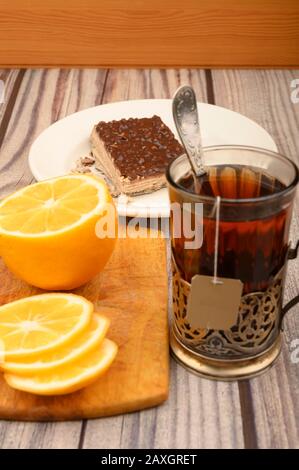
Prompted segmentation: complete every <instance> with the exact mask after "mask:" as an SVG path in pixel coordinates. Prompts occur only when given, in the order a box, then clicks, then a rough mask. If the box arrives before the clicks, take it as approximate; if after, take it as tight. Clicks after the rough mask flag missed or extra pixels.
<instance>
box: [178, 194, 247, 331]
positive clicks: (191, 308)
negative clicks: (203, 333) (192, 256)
mask: <svg viewBox="0 0 299 470" xmlns="http://www.w3.org/2000/svg"><path fill="white" fill-rule="evenodd" d="M220 202H221V198H220V196H217V198H216V203H215V208H216V233H215V251H214V253H215V255H214V256H215V257H214V276H202V275H199V274H196V275H195V276H193V278H192V280H191V290H190V294H189V298H188V305H187V318H186V319H187V321H188V323H189V324H190V325H191V326H192V328H193V329H197V328H203V329H212V330H227V329H229V328H230V327H232V326H233V325H234V324H235V323H236V322H237V319H238V313H239V306H240V302H241V296H242V291H243V283H242V282H241V281H240V280H239V279H228V278H219V277H218V276H217V266H218V245H219V220H220Z"/></svg>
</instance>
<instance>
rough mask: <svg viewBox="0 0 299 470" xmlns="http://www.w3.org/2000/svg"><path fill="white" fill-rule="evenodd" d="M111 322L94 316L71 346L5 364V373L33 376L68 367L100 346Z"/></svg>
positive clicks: (99, 316)
mask: <svg viewBox="0 0 299 470" xmlns="http://www.w3.org/2000/svg"><path fill="white" fill-rule="evenodd" d="M109 324H110V321H109V320H108V318H106V317H104V316H102V315H98V314H94V315H93V316H92V320H91V323H90V325H89V327H88V329H86V330H84V331H83V333H81V334H80V336H79V337H78V338H76V339H75V340H74V341H72V342H71V343H70V344H66V345H62V346H61V347H60V348H59V349H57V350H56V349H55V350H54V351H49V352H47V353H44V354H41V355H40V356H39V357H38V358H35V357H33V358H32V357H25V358H23V359H21V362H4V364H3V365H2V369H3V370H4V371H5V372H10V373H12V374H19V375H33V374H36V373H44V372H49V371H52V370H53V369H55V368H56V367H60V366H65V367H66V366H68V365H69V364H70V363H71V362H73V361H74V360H77V359H79V358H80V357H81V356H83V355H84V354H86V353H88V352H89V351H91V350H92V349H94V348H95V347H97V346H100V344H101V342H102V341H103V339H104V337H105V334H106V333H107V330H108V327H109Z"/></svg>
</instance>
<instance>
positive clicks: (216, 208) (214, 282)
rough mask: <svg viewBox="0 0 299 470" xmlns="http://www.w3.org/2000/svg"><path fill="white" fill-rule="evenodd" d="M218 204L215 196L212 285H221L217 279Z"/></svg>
mask: <svg viewBox="0 0 299 470" xmlns="http://www.w3.org/2000/svg"><path fill="white" fill-rule="evenodd" d="M220 203H221V197H220V196H216V201H215V206H214V210H213V212H215V210H216V216H215V224H216V227H215V244H214V274H213V280H212V283H213V284H222V281H220V279H218V252H219V224H220Z"/></svg>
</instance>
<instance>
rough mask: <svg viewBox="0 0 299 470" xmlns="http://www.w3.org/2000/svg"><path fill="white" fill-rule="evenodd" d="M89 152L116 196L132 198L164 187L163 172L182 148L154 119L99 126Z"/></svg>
mask: <svg viewBox="0 0 299 470" xmlns="http://www.w3.org/2000/svg"><path fill="white" fill-rule="evenodd" d="M91 151H92V155H93V157H94V158H95V162H96V163H95V164H96V167H98V168H99V169H101V170H103V171H104V173H105V174H106V176H107V177H108V178H109V179H110V180H111V182H112V184H113V186H114V187H115V188H116V189H117V192H118V193H124V194H128V195H130V194H131V195H134V194H142V193H149V192H152V191H155V190H157V189H160V188H161V187H163V186H165V183H166V182H165V177H164V173H165V169H166V167H167V166H168V164H169V163H170V162H171V161H172V160H173V159H174V158H176V157H177V156H179V155H181V154H182V153H183V148H182V146H181V144H180V143H179V142H178V141H177V140H176V138H175V137H174V135H173V133H172V132H171V130H170V129H169V128H168V127H167V126H166V125H165V124H164V123H163V121H162V120H161V119H160V117H158V116H153V117H151V118H141V119H138V118H130V119H121V120H119V121H111V122H104V121H101V122H99V123H98V124H97V125H96V126H95V127H94V129H93V131H92V134H91Z"/></svg>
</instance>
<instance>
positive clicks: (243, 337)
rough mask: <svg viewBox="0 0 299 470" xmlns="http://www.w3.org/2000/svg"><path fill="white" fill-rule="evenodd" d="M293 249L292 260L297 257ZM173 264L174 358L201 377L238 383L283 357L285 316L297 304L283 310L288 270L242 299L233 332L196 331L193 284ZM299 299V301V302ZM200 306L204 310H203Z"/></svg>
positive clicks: (232, 328)
mask: <svg viewBox="0 0 299 470" xmlns="http://www.w3.org/2000/svg"><path fill="white" fill-rule="evenodd" d="M297 249H298V244H297V247H296V248H295V250H290V252H289V259H292V258H294V257H295V256H296V253H297ZM172 265H173V325H172V331H171V337H170V346H171V351H172V354H173V356H174V357H175V359H176V360H177V361H178V362H180V363H182V364H183V365H184V366H185V367H187V368H188V369H190V370H191V371H193V372H195V373H197V374H198V375H201V376H204V377H209V378H211V379H221V380H236V379H244V378H248V377H253V376H256V375H259V374H261V373H262V372H263V371H264V370H265V369H266V368H268V367H269V366H271V365H272V364H273V362H274V361H275V359H276V358H277V357H278V355H279V353H280V348H281V334H280V332H281V325H282V319H283V315H284V314H285V313H286V311H287V310H288V306H289V308H290V307H292V306H293V304H294V302H292V301H291V302H290V303H289V304H288V305H287V306H286V307H285V308H282V298H283V285H284V273H285V266H284V267H283V268H282V269H281V270H280V271H279V273H278V274H277V275H276V276H275V278H274V279H273V281H272V283H271V284H270V285H269V287H268V289H267V290H266V291H264V292H253V293H250V294H247V295H244V296H243V297H242V299H241V303H240V308H239V314H238V319H237V322H236V324H235V325H233V326H232V327H231V328H230V329H228V330H207V329H194V328H192V325H190V324H189V323H188V321H187V319H186V315H187V301H188V296H189V292H190V284H189V283H188V282H186V281H185V280H184V279H182V277H181V275H180V273H179V271H178V269H177V267H176V264H175V263H174V261H173V263H172ZM297 301H298V299H297ZM199 308H200V307H199Z"/></svg>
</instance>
